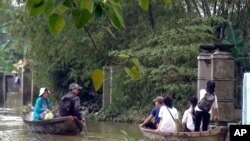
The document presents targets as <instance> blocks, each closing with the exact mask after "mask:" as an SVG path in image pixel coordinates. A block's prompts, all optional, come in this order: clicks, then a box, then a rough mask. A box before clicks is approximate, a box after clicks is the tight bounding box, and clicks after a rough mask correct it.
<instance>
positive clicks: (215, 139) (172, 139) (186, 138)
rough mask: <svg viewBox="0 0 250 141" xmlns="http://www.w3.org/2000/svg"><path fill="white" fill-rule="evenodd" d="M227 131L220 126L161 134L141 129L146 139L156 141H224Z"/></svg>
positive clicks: (224, 127)
mask: <svg viewBox="0 0 250 141" xmlns="http://www.w3.org/2000/svg"><path fill="white" fill-rule="evenodd" d="M227 130H228V128H227V127H226V126H218V127H215V128H214V129H211V130H209V131H202V132H160V131H156V130H151V129H145V128H141V132H142V134H143V135H144V136H145V137H146V138H148V139H150V140H155V141H224V140H225V139H226V136H227Z"/></svg>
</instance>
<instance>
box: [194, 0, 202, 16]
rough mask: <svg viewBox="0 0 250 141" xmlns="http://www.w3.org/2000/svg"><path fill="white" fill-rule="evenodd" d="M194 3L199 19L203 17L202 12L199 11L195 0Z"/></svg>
mask: <svg viewBox="0 0 250 141" xmlns="http://www.w3.org/2000/svg"><path fill="white" fill-rule="evenodd" d="M192 2H193V5H194V7H195V9H196V11H197V13H198V15H199V17H201V12H200V10H199V7H198V5H197V3H196V1H195V0H192Z"/></svg>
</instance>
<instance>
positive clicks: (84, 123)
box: [82, 119, 89, 137]
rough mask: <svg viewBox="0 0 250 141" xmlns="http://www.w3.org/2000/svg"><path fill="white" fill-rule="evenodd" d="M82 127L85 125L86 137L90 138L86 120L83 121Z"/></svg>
mask: <svg viewBox="0 0 250 141" xmlns="http://www.w3.org/2000/svg"><path fill="white" fill-rule="evenodd" d="M82 125H83V128H84V131H85V135H86V137H89V135H88V130H87V126H86V122H85V119H83V120H82Z"/></svg>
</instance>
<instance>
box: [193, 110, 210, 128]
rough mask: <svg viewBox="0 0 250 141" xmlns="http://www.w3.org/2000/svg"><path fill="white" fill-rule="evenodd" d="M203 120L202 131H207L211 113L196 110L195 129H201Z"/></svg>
mask: <svg viewBox="0 0 250 141" xmlns="http://www.w3.org/2000/svg"><path fill="white" fill-rule="evenodd" d="M201 120H202V131H207V129H208V124H209V120H210V114H209V113H208V112H205V111H196V112H195V129H194V131H200V125H201Z"/></svg>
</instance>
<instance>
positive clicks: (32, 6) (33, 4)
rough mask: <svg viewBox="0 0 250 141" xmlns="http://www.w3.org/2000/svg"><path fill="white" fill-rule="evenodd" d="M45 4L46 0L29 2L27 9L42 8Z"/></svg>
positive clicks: (30, 0) (29, 0)
mask: <svg viewBox="0 0 250 141" xmlns="http://www.w3.org/2000/svg"><path fill="white" fill-rule="evenodd" d="M44 2H45V1H44V0H27V7H28V8H29V9H31V8H36V7H40V6H41V5H42V4H43V3H44Z"/></svg>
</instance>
